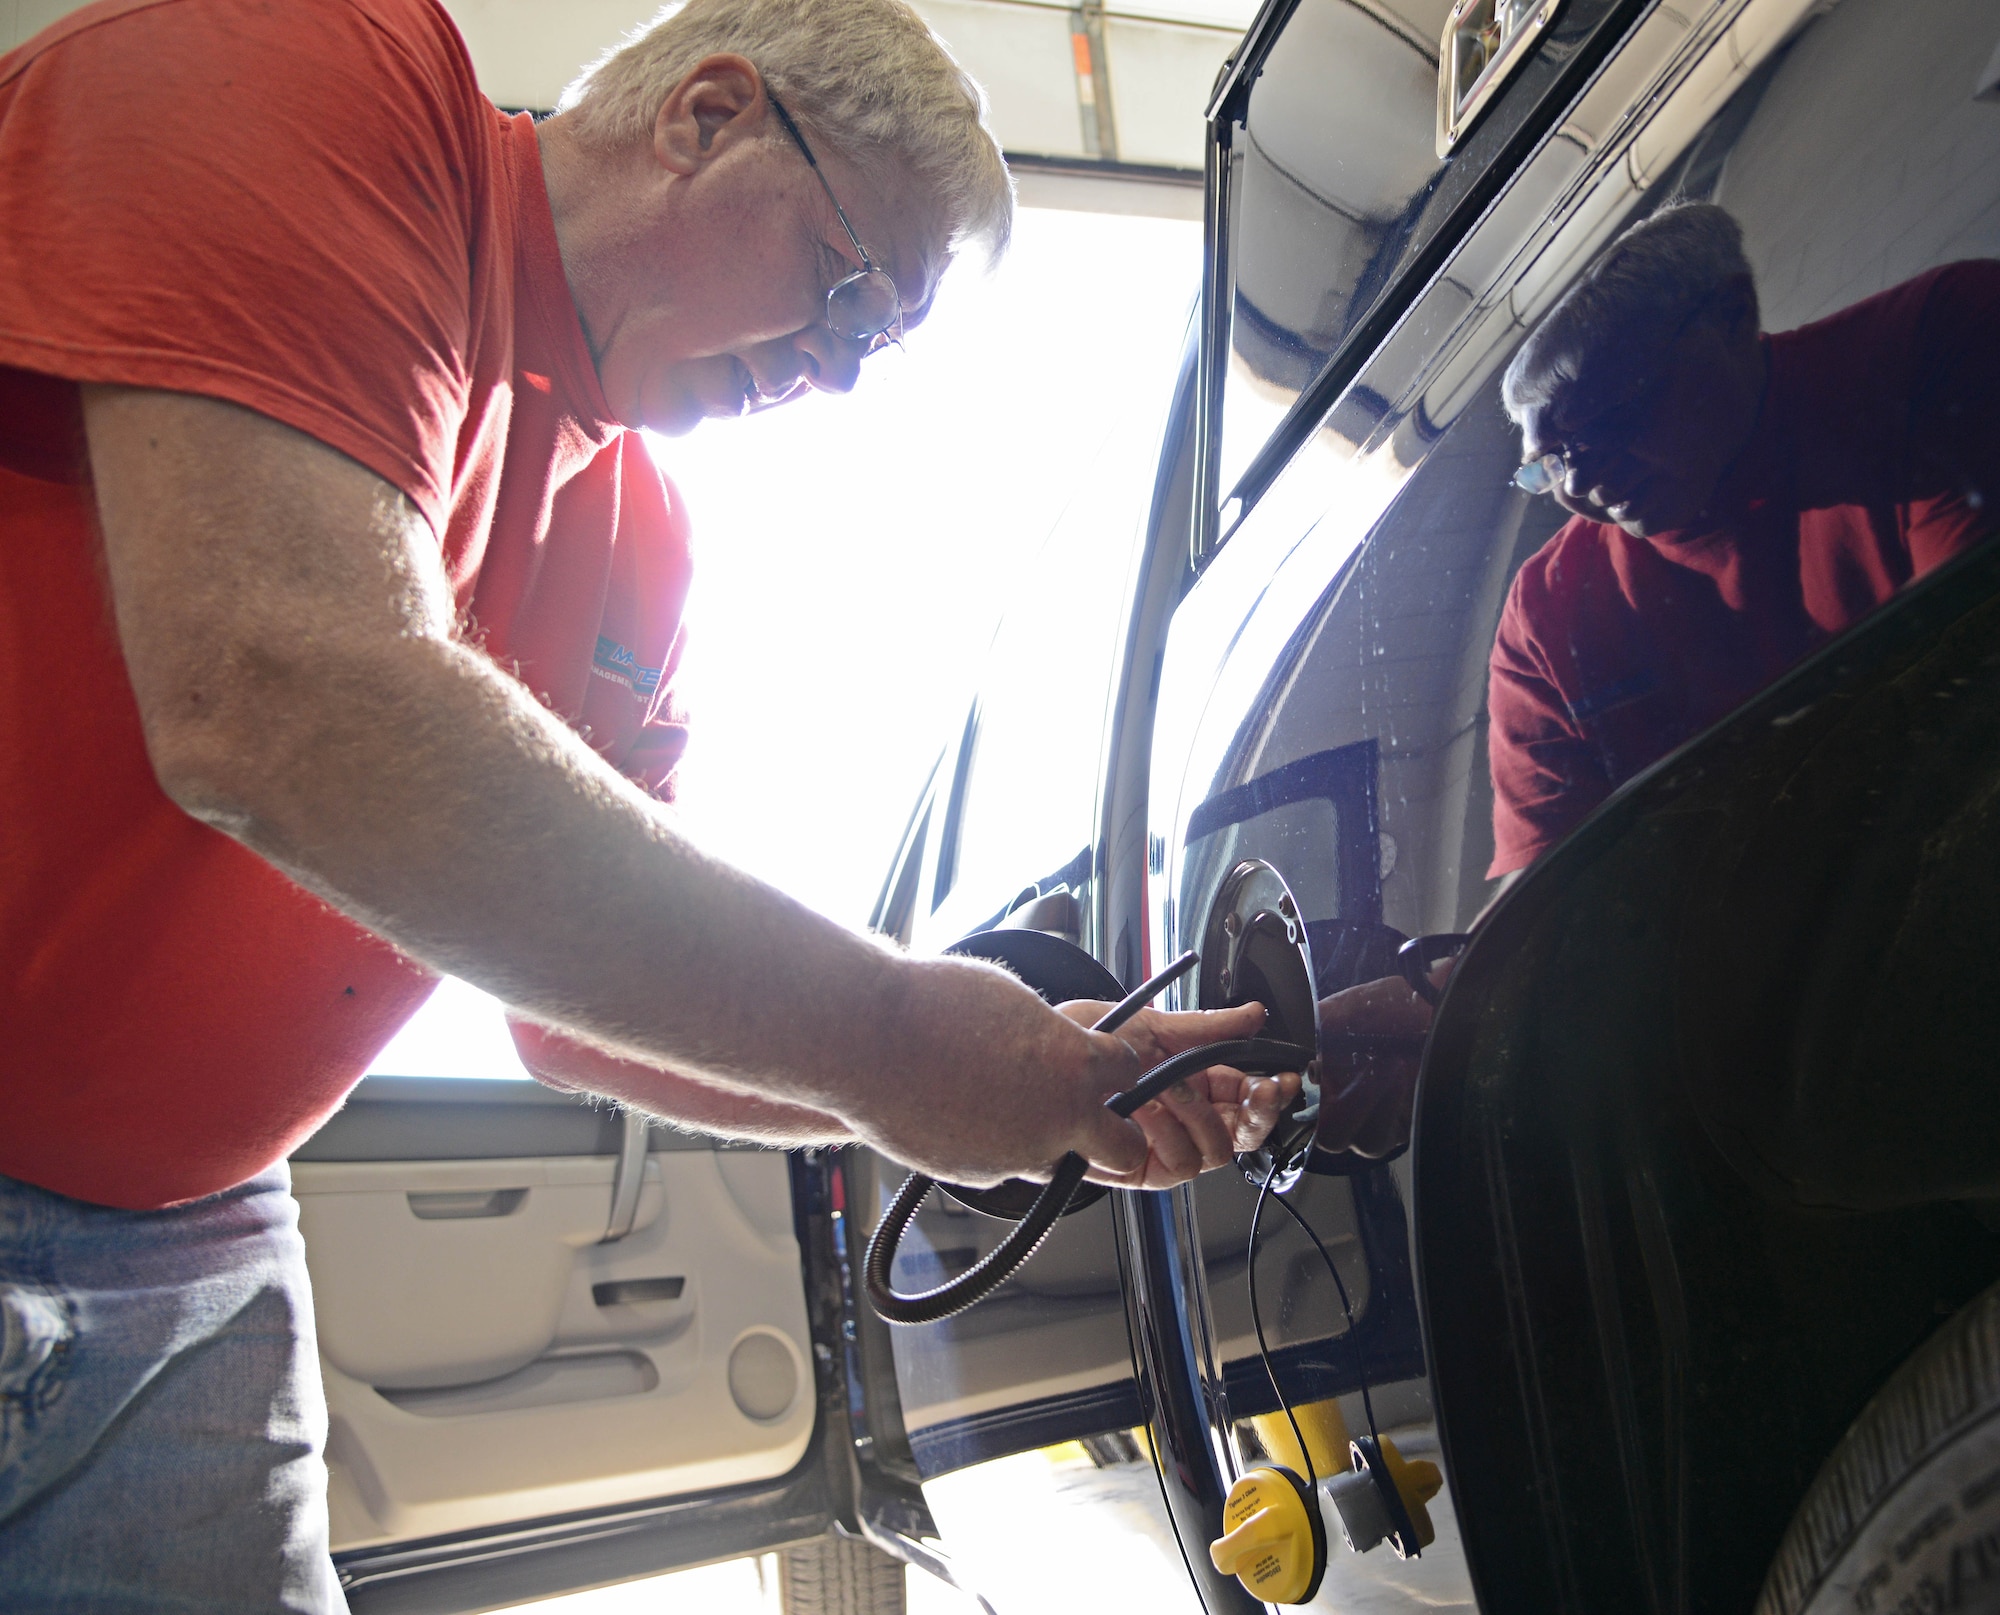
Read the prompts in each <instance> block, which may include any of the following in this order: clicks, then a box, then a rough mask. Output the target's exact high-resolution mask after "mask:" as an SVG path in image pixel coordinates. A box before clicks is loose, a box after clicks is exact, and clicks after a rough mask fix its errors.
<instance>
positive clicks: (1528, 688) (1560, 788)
mask: <svg viewBox="0 0 2000 1615" xmlns="http://www.w3.org/2000/svg"><path fill="white" fill-rule="evenodd" d="M1503 393H1504V397H1505V400H1506V404H1507V409H1508V413H1509V414H1511V415H1512V416H1513V417H1514V419H1515V420H1516V421H1517V422H1518V423H1519V424H1520V427H1521V440H1522V451H1523V457H1524V460H1525V464H1524V465H1523V467H1522V471H1521V473H1520V476H1519V478H1518V479H1517V480H1519V481H1521V483H1522V485H1523V486H1524V487H1527V488H1528V489H1529V490H1530V491H1531V492H1548V493H1550V494H1551V495H1553V497H1554V498H1555V499H1556V501H1557V502H1558V503H1559V504H1561V505H1562V506H1563V507H1564V508H1565V509H1567V510H1569V511H1571V512H1573V513H1574V519H1572V520H1571V521H1570V522H1569V523H1568V524H1566V525H1565V526H1564V527H1563V528H1562V530H1561V531H1560V532H1558V533H1557V534H1556V536H1555V537H1554V538H1552V539H1550V540H1549V542H1548V543H1547V544H1545V545H1543V546H1542V548H1541V549H1540V550H1539V551H1538V552H1537V553H1536V554H1535V555H1534V556H1533V558H1532V559H1530V560H1529V561H1528V563H1527V564H1526V565H1525V566H1523V567H1522V568H1521V570H1520V572H1519V573H1518V574H1517V575H1516V576H1515V579H1514V584H1513V587H1512V589H1511V590H1510V591H1509V593H1508V597H1507V604H1506V608H1505V610H1504V611H1503V612H1502V614H1501V618H1500V629H1499V633H1498V635H1497V637H1496V638H1495V641H1494V645H1493V654H1492V660H1491V678H1490V683H1489V687H1488V701H1487V705H1488V711H1489V715H1490V717H1491V728H1490V730H1489V731H1488V737H1487V744H1488V753H1489V755H1490V757H1491V759H1492V769H1493V795H1494V807H1493V839H1494V855H1493V863H1492V867H1491V869H1490V870H1489V871H1488V874H1489V876H1499V875H1506V874H1510V873H1512V872H1513V871H1515V870H1518V869H1522V868H1525V867H1526V866H1527V865H1528V864H1529V863H1531V862H1533V861H1534V859H1536V858H1537V857H1539V856H1540V855H1541V854H1542V853H1543V852H1544V851H1545V850H1546V849H1547V848H1548V847H1550V846H1551V845H1552V844H1554V842H1556V841H1557V840H1559V839H1560V838H1561V837H1562V836H1563V835H1564V834H1566V833H1567V832H1568V831H1569V830H1570V829H1571V828H1572V827H1573V826H1574V825H1576V824H1577V823H1578V822H1579V821H1581V820H1582V819H1583V818H1584V817H1585V816H1586V815H1587V814H1588V813H1589V812H1590V811H1591V809H1593V808H1594V807H1596V806H1597V805H1598V804H1599V803H1600V802H1602V801H1603V800H1604V799H1605V797H1607V796H1608V795H1610V793H1611V792H1612V791H1613V790H1614V789H1616V788H1617V786H1619V785H1620V784H1622V783H1623V782H1624V781H1625V780H1627V779H1630V778H1631V777H1632V776H1633V775H1634V774H1636V773H1638V772H1639V771H1640V770H1641V769H1643V768H1645V767H1646V766H1647V765H1648V764H1650V763H1653V762H1656V761H1658V760H1659V759H1660V758H1661V757H1664V756H1665V755H1666V754H1667V753H1668V752H1670V751H1672V750H1673V749H1674V748H1675V747H1677V746H1679V745H1680V744H1682V743H1683V742H1684V741H1687V740H1690V739H1692V738H1693V737H1694V736H1695V735H1697V734H1699V733H1700V732H1701V731H1702V730H1704V729H1706V728H1708V727H1709V726H1710V725H1711V724H1713V723H1715V722H1717V721H1718V720H1720V719H1721V718H1723V717H1724V716H1726V715H1727V714H1728V713H1729V712H1731V711H1733V710H1734V709H1735V708H1736V707H1738V706H1740V705H1741V704H1742V703H1743V702H1744V701H1746V700H1748V699H1749V698H1750V696H1752V695H1753V694H1755V693H1756V692H1757V691H1758V690H1760V689H1762V688H1763V687H1764V686H1765V685H1766V684H1768V683H1770V682H1771V681H1772V680H1773V679H1775V678H1776V677H1777V676H1778V675H1779V674H1780V673H1782V672H1784V671H1785V669H1786V668H1788V667H1790V666H1792V665H1793V664H1794V663H1795V662H1797V661H1798V660H1799V658H1800V657H1802V656H1804V655H1806V654H1807V653H1808V652H1810V651H1812V650H1813V649H1815V648H1817V647H1818V646H1820V645H1823V644H1825V643H1826V642H1827V641H1828V640H1829V639H1831V638H1832V637H1833V636H1834V635H1835V634H1837V633H1839V632H1840V631H1841V630H1842V629H1844V628H1848V627H1850V626H1852V625H1853V624H1854V623H1856V622H1858V621H1859V620H1860V619H1861V618H1862V617H1864V616H1866V615H1867V614H1868V613H1869V612H1871V611H1873V610H1874V609H1875V608H1876V607H1877V606H1879V605H1881V604H1882V603H1883V602H1884V601H1886V600H1888V599H1890V598H1891V597H1893V596H1894V594H1895V593H1896V591H1897V590H1898V589H1900V588H1902V587H1903V585H1904V584H1906V583H1908V582H1909V581H1910V580H1911V579H1913V578H1917V577H1921V576H1923V574H1924V573H1926V572H1928V571H1930V570H1931V569H1932V568H1933V567H1935V566H1937V565H1939V564H1940V563H1942V562H1944V561H1946V560H1949V559H1950V558H1951V557H1952V556H1954V555H1957V554H1959V553H1960V552H1961V551H1963V550H1965V549H1966V548H1968V547H1970V546H1971V545H1973V544H1975V543H1977V542H1979V541H1980V540H1981V539H1984V538H1987V537H1990V536H1991V535H1992V534H1993V532H1994V531H1995V530H1996V525H2000V522H1996V516H1997V515H2000V513H1996V510H1995V506H1994V502H1993V493H1994V490H1996V489H2000V263H1995V262H1992V261H1990V260H1983V259H1979V260H1971V261H1967V262H1964V263H1955V264H1947V265H1945V266H1944V267H1942V268H1940V269H1933V270H1930V271H1929V272H1927V273H1925V274H1922V275H1919V276H1917V277H1916V279H1914V280H1910V281H1905V282H1904V283H1903V284H1902V285H1900V286H1894V287H1891V288H1890V289H1889V290H1888V291H1886V292H1882V293H1880V294H1878V295H1876V296H1874V297H1870V298H1868V299H1866V300H1865V301H1863V302H1860V303H1856V304H1854V305H1853V306H1852V307H1850V308H1845V309H1842V310H1841V311H1840V312H1839V313H1837V314H1834V315H1831V316H1829V317H1828V318H1826V319H1823V320H1820V321H1818V322H1817V323H1815V324H1812V325H1808V326H1804V327H1802V328H1801V329H1799V330H1796V331H1785V332H1781V333H1779V334H1778V335H1775V336H1765V335H1762V334H1760V331H1759V321H1758V306H1757V290H1756V284H1755V282H1754V280H1753V279H1752V277H1751V272H1750V266H1749V264H1748V262H1747V261H1746V260H1745V258H1744V256H1743V247H1742V238H1741V233H1740V231H1739V230H1738V228H1737V225H1736V221H1735V220H1734V219H1732V218H1731V217H1730V216H1729V215H1728V214H1727V213H1726V212H1724V211H1723V210H1722V209H1721V208H1719V207H1715V206H1712V205H1709V204H1707V203H1693V204H1687V205H1684V206H1680V207H1674V208H1669V209H1666V210H1664V211H1662V212H1660V213H1656V214H1654V215H1653V216H1652V217H1651V218H1649V219H1647V220H1645V221H1644V222H1643V223H1641V224H1639V225H1636V226H1634V227H1633V228H1632V229H1631V230H1629V231H1627V232H1626V233H1625V234H1624V235H1623V236H1622V237H1621V238H1620V239H1619V240H1618V241H1617V242H1616V243H1615V244H1614V245H1613V246H1612V247H1611V248H1610V249H1609V250H1608V251H1607V252H1606V253H1605V254H1604V256H1603V257H1602V258H1600V259H1599V260H1598V262H1597V263H1596V264H1594V265H1593V266H1592V268H1591V270H1590V272H1589V274H1588V275H1587V276H1586V277H1585V278H1584V280H1583V281H1582V282H1581V283H1580V284H1579V285H1578V286H1576V287H1575V288H1573V289H1572V290H1571V291H1570V292H1569V294H1568V295H1567V296H1565V297H1564V298H1563V300H1562V301H1561V302H1560V303H1558V304H1557V305H1556V307H1555V308H1554V309H1553V310H1552V311H1551V312H1550V314H1549V315H1548V317H1547V318H1546V319H1545V320H1544V321H1543V322H1542V324H1541V325H1540V326H1539V327H1538V328H1537V329H1536V331H1535V332H1534V334H1533V335H1532V336H1531V337H1529V339H1528V340H1527V342H1526V343H1524V344H1523V345H1522V347H1521V350H1520V352H1519V353H1517V354H1516V355H1515V356H1514V359H1513V362H1512V363H1511V364H1510V365H1509V366H1508V369H1507V376H1506V381H1505V384H1504V388H1503Z"/></svg>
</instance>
